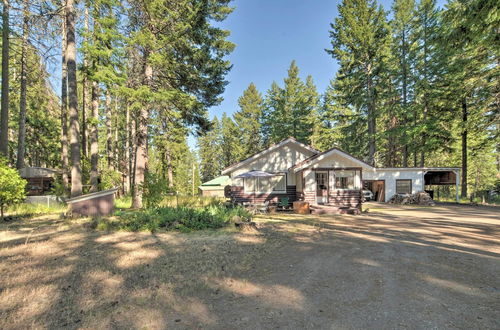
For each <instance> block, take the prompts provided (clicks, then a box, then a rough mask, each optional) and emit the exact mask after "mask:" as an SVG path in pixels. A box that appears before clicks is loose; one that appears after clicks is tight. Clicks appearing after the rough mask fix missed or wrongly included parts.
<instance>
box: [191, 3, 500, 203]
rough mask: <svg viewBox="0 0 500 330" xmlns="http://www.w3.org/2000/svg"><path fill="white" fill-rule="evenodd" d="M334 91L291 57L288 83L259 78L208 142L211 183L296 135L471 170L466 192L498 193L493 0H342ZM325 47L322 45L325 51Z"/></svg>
mask: <svg viewBox="0 0 500 330" xmlns="http://www.w3.org/2000/svg"><path fill="white" fill-rule="evenodd" d="M338 8H339V15H338V17H337V18H336V19H334V21H333V22H332V23H331V29H330V39H331V48H329V49H326V50H325V51H326V52H328V53H329V54H330V55H331V56H332V60H336V61H337V62H338V63H339V65H340V68H339V70H338V72H337V74H336V75H335V77H334V78H333V79H332V80H331V81H330V84H329V86H328V88H327V89H326V90H325V91H323V92H320V91H318V90H317V88H316V86H315V84H314V80H313V77H311V76H307V77H306V79H305V80H302V79H301V78H300V77H299V68H298V67H297V64H296V63H295V62H292V63H291V64H290V67H289V69H288V74H287V76H286V77H285V78H284V80H283V82H282V84H279V83H277V82H273V83H272V85H271V86H270V87H269V89H267V91H265V92H264V93H261V92H260V91H258V90H257V88H256V86H255V85H254V84H250V85H249V86H248V88H247V89H246V90H245V91H244V92H243V94H242V96H241V97H240V98H239V99H238V103H239V108H240V109H239V110H238V111H236V112H235V113H234V115H233V116H232V117H231V116H228V115H227V114H225V113H224V114H222V116H221V117H220V118H218V117H215V118H213V119H212V125H213V127H214V129H213V130H212V131H211V132H210V133H209V134H207V135H205V136H202V137H200V138H199V140H198V145H199V152H200V169H201V177H202V179H203V180H208V179H210V178H213V177H215V176H217V175H218V174H219V173H220V171H221V169H223V168H225V167H227V166H229V165H230V164H232V163H235V162H237V161H240V160H242V159H245V158H247V157H249V156H250V155H252V154H254V153H256V152H258V151H260V150H262V149H264V148H266V147H268V146H269V145H270V144H273V143H277V142H279V141H281V140H283V139H286V138H287V137H290V136H293V137H295V138H297V139H298V140H299V141H301V142H303V143H306V144H310V145H312V146H313V147H314V148H316V149H318V150H321V151H324V150H328V149H330V148H333V147H337V148H340V149H341V150H344V151H346V152H348V153H350V154H352V155H354V156H356V157H358V158H359V159H362V160H365V161H366V162H368V163H370V164H372V165H375V166H378V167H430V166H436V167H438V166H441V167H461V168H462V180H463V181H462V182H464V184H462V187H461V195H462V197H464V198H465V197H468V196H469V195H471V194H472V195H474V194H476V192H479V191H484V190H495V189H497V190H498V189H500V110H499V109H500V94H499V93H500V79H499V63H500V57H499V55H500V52H499V49H500V48H499V46H500V38H499V35H500V34H499V33H498V32H499V31H500V24H499V22H500V10H499V6H498V3H495V1H450V2H449V3H448V4H447V5H446V6H445V8H444V9H439V8H438V7H437V6H436V2H435V1H434V0H420V1H413V0H395V1H394V2H393V5H392V8H391V9H390V11H385V10H384V9H383V8H382V7H381V6H380V5H379V4H378V3H377V2H376V1H372V0H352V1H347V0H346V1H343V2H342V3H341V4H340V5H339V7H338ZM318 51H320V50H318Z"/></svg>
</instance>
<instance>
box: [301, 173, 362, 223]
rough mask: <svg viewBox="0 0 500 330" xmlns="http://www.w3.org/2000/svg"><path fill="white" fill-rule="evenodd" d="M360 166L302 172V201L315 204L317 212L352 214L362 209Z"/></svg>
mask: <svg viewBox="0 0 500 330" xmlns="http://www.w3.org/2000/svg"><path fill="white" fill-rule="evenodd" d="M362 171H363V169H362V168H361V167H341V168H340V167H317V168H308V169H304V170H303V171H300V172H299V175H300V176H301V178H300V180H298V182H299V181H302V187H298V190H299V189H300V192H299V194H300V195H299V199H300V200H304V201H306V202H309V203H310V204H311V205H313V208H312V209H313V212H314V210H315V209H317V212H316V213H351V214H352V213H353V211H352V209H356V210H361V203H362V189H361V188H362V186H361V176H362Z"/></svg>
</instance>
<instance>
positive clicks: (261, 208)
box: [255, 201, 269, 213]
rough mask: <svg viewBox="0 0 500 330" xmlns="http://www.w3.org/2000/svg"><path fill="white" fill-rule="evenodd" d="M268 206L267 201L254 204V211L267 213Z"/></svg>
mask: <svg viewBox="0 0 500 330" xmlns="http://www.w3.org/2000/svg"><path fill="white" fill-rule="evenodd" d="M268 208H269V201H265V202H264V204H261V205H256V207H255V211H256V212H257V213H267V211H268Z"/></svg>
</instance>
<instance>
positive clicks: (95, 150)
mask: <svg viewBox="0 0 500 330" xmlns="http://www.w3.org/2000/svg"><path fill="white" fill-rule="evenodd" d="M91 99H92V102H91V104H92V123H91V126H90V129H91V131H90V191H91V192H95V191H98V190H99V186H98V184H99V180H98V179H99V172H98V168H97V166H98V165H99V141H98V137H99V135H98V134H99V133H98V127H97V123H98V122H99V85H98V84H97V82H96V81H93V82H92V91H91Z"/></svg>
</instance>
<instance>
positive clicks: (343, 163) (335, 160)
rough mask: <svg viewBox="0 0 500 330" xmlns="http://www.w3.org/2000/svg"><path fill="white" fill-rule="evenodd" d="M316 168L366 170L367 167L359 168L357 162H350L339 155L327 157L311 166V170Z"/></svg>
mask: <svg viewBox="0 0 500 330" xmlns="http://www.w3.org/2000/svg"><path fill="white" fill-rule="evenodd" d="M318 167H327V168H334V167H337V168H339V167H340V168H342V167H364V168H368V166H367V165H365V166H360V164H359V163H358V162H355V161H352V160H351V159H349V158H347V157H343V156H342V155H340V154H332V155H329V156H328V157H326V158H324V159H322V160H320V161H319V162H317V163H315V164H314V165H313V166H311V168H318Z"/></svg>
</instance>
